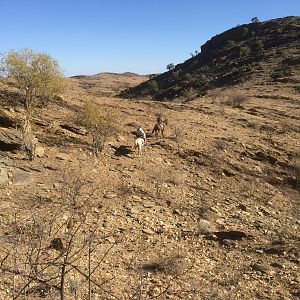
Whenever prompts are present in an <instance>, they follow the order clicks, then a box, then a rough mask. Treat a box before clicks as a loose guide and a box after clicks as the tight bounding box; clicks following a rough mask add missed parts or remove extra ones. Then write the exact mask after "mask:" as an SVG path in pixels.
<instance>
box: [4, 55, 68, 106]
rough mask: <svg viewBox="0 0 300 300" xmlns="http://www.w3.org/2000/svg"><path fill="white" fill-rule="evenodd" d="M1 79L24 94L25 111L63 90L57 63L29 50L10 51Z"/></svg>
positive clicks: (49, 57) (62, 79)
mask: <svg viewBox="0 0 300 300" xmlns="http://www.w3.org/2000/svg"><path fill="white" fill-rule="evenodd" d="M2 74H3V79H4V80H5V82H6V83H7V84H9V85H11V86H14V87H16V88H18V89H19V90H20V91H21V92H22V93H23V94H24V105H25V108H26V110H27V111H29V110H32V108H33V107H34V106H35V105H36V104H37V102H38V101H39V100H43V101H45V100H48V99H49V98H51V97H53V96H54V95H55V94H56V93H59V92H61V91H62V90H63V89H64V76H63V74H62V71H61V70H60V67H59V64H58V62H57V61H56V60H55V59H53V58H52V57H51V56H50V55H48V54H43V53H35V52H33V51H32V50H30V49H23V50H20V51H10V52H9V53H8V54H7V55H6V57H5V59H4V62H3V67H2Z"/></svg>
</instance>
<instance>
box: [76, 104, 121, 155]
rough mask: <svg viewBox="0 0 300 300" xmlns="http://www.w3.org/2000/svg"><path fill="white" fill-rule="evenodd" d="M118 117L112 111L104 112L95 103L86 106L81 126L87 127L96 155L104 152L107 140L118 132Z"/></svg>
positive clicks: (81, 117)
mask: <svg viewBox="0 0 300 300" xmlns="http://www.w3.org/2000/svg"><path fill="white" fill-rule="evenodd" d="M115 121H116V116H115V115H114V113H113V112H112V111H111V110H104V109H102V108H101V107H100V106H99V105H97V104H96V103H93V102H88V103H86V104H85V106H84V110H83V113H82V115H81V116H80V118H79V122H80V124H81V125H83V126H84V127H86V129H87V130H88V132H89V133H90V135H91V136H92V148H93V152H94V154H96V155H98V152H99V151H100V152H102V151H103V149H104V146H105V143H106V141H107V138H108V137H109V136H111V135H113V134H115V132H116V129H117V128H116V125H115Z"/></svg>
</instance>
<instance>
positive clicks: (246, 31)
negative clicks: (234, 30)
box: [243, 27, 249, 37]
mask: <svg viewBox="0 0 300 300" xmlns="http://www.w3.org/2000/svg"><path fill="white" fill-rule="evenodd" d="M248 32H249V29H248V27H245V28H243V36H244V37H245V36H247V35H248Z"/></svg>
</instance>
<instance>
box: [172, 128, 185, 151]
mask: <svg viewBox="0 0 300 300" xmlns="http://www.w3.org/2000/svg"><path fill="white" fill-rule="evenodd" d="M184 136H185V131H184V128H183V127H182V126H181V125H175V127H174V140H175V142H176V144H177V147H178V148H179V146H180V145H181V144H182V143H183V141H184Z"/></svg>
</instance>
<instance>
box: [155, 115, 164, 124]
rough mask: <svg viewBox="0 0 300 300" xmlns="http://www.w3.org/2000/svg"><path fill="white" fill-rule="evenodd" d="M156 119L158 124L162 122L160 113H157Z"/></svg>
mask: <svg viewBox="0 0 300 300" xmlns="http://www.w3.org/2000/svg"><path fill="white" fill-rule="evenodd" d="M156 121H157V123H158V124H159V125H161V124H163V118H162V115H158V117H157V119H156Z"/></svg>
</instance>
